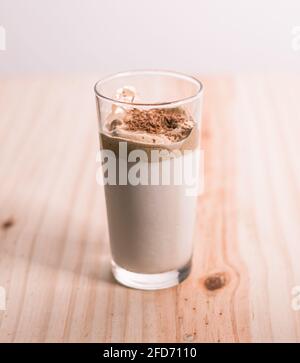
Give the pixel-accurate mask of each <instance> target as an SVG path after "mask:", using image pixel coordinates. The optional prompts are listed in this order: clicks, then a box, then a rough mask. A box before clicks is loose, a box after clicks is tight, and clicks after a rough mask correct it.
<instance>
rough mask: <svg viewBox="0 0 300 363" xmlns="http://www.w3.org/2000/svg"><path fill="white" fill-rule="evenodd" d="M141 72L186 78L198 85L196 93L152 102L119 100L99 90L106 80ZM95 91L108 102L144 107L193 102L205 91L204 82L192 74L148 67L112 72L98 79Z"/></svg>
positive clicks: (97, 95)
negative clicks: (170, 99) (175, 98)
mask: <svg viewBox="0 0 300 363" xmlns="http://www.w3.org/2000/svg"><path fill="white" fill-rule="evenodd" d="M139 74H141V75H142V74H144V75H145V74H149V75H150V74H157V75H158V74H160V75H162V76H164V75H165V76H173V77H176V78H178V79H182V80H186V81H188V82H191V83H194V84H195V85H196V86H197V91H196V92H195V94H193V95H192V96H189V97H184V98H180V99H177V100H174V101H168V102H154V103H153V102H152V103H145V102H128V101H120V100H117V99H115V98H113V97H108V96H105V95H104V94H102V93H100V92H99V90H98V89H97V87H98V86H99V85H101V84H103V83H105V82H108V81H111V80H113V79H116V78H119V77H126V76H130V75H139ZM94 91H95V94H96V97H98V98H100V99H103V100H106V101H108V102H111V103H113V104H115V105H119V106H122V105H127V106H139V107H143V108H147V107H154V106H157V107H162V106H176V105H179V104H182V103H186V102H191V101H194V100H196V99H197V98H199V97H200V96H201V94H202V93H203V84H202V82H200V81H199V80H198V79H197V78H195V77H193V76H190V75H186V74H184V73H180V72H175V71H166V70H155V69H154V70H150V69H146V70H134V71H125V72H118V73H114V74H111V75H109V76H107V77H104V78H102V79H100V80H98V81H97V82H96V84H95V86H94Z"/></svg>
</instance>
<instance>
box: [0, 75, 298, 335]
mask: <svg viewBox="0 0 300 363" xmlns="http://www.w3.org/2000/svg"><path fill="white" fill-rule="evenodd" d="M97 78H98V77H97V75H96V76H91V77H84V78H83V77H82V78H80V77H64V78H59V77H36V78H21V79H20V78H11V79H1V80H0V142H1V153H0V174H1V176H0V181H1V184H0V206H1V208H0V286H2V287H3V288H4V289H5V291H6V298H7V299H6V310H5V311H0V341H5V342H11V341H12V342H20V341H26V342H27V341H29V342H44V341H45V342H54V341H59V342H69V341H71V342H90V341H93V342H141V341H143V342H249V341H252V342H269V341H277V342H287V341H289V342H299V341H300V310H299V311H297V306H298V304H297V300H296V296H293V295H292V288H293V287H294V286H299V285H300V161H299V155H300V108H299V95H300V76H299V75H298V76H296V75H276V76H274V75H273V76H271V75H269V76H259V75H249V76H236V77H228V78H225V77H220V78H207V79H205V78H203V77H200V78H202V79H203V81H204V85H205V107H204V115H203V148H204V150H205V193H204V194H203V195H202V196H201V197H200V198H199V214H198V223H197V231H196V236H195V246H196V247H195V255H194V268H193V272H192V274H191V276H190V278H189V279H188V280H186V281H185V282H184V283H182V284H181V285H180V286H178V287H175V288H172V289H167V290H161V291H157V292H141V291H137V290H132V289H127V288H125V287H122V286H120V285H118V284H117V283H115V282H114V280H113V278H112V276H111V273H110V266H109V259H110V256H109V246H108V234H107V225H106V215H105V204H104V195H103V190H102V188H101V187H100V186H98V185H97V184H96V180H95V174H96V171H97V169H98V167H99V165H98V164H96V151H97V149H98V137H97V122H96V112H95V105H94V95H93V89H92V87H93V83H94V82H95V81H96V80H97ZM3 291H4V290H3V289H2V292H3ZM293 299H294V300H293ZM299 300H300V299H299ZM299 304H300V301H299ZM293 306H294V309H293V308H292V307H293Z"/></svg>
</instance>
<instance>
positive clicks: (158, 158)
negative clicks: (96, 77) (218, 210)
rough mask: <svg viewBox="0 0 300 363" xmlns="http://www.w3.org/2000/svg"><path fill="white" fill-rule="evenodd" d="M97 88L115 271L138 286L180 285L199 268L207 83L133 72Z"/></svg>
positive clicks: (118, 277) (165, 74) (120, 278)
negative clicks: (194, 265) (195, 256)
mask: <svg viewBox="0 0 300 363" xmlns="http://www.w3.org/2000/svg"><path fill="white" fill-rule="evenodd" d="M95 93H96V103H97V111H98V120H99V135H100V148H101V155H102V166H103V182H104V188H105V198H106V208H107V218H108V226H109V237H110V247H111V254H112V272H113V275H114V277H115V278H116V280H117V281H119V282H120V283H122V284H123V285H126V286H129V287H133V288H138V289H147V290H154V289H162V288H167V287H171V286H174V285H176V284H178V283H180V282H181V281H183V280H184V279H185V278H186V277H187V276H188V275H189V273H190V270H191V261H192V251H193V232H194V222H195V216H196V206H197V195H198V186H199V162H200V123H201V103H202V84H201V83H200V82H199V81H198V80H197V79H195V78H193V77H190V76H186V75H183V74H180V73H174V72H167V71H133V72H126V73H118V74H116V75H113V76H110V77H108V78H105V79H103V80H100V81H98V82H97V83H96V85H95Z"/></svg>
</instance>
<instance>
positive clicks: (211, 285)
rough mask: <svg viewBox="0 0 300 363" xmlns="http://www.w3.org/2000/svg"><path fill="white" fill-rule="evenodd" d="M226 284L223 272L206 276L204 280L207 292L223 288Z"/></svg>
mask: <svg viewBox="0 0 300 363" xmlns="http://www.w3.org/2000/svg"><path fill="white" fill-rule="evenodd" d="M226 282H227V280H226V274H225V273H224V272H218V273H215V274H213V275H210V276H208V277H207V278H206V279H205V280H204V286H205V287H206V289H207V290H209V291H214V290H218V289H221V288H222V287H224V286H225V285H226Z"/></svg>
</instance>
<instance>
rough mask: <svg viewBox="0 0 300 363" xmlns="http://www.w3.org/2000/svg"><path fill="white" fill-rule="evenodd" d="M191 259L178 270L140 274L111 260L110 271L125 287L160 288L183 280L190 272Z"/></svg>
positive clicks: (174, 284)
mask: <svg viewBox="0 0 300 363" xmlns="http://www.w3.org/2000/svg"><path fill="white" fill-rule="evenodd" d="M191 267H192V263H191V260H190V261H189V262H188V263H187V264H186V265H185V266H184V267H182V268H180V269H179V270H172V271H167V272H162V273H159V274H142V273H136V272H131V271H127V270H125V269H124V268H122V267H120V266H118V265H117V264H116V263H115V262H114V261H112V273H113V275H114V277H115V279H116V280H117V281H118V282H119V283H121V284H122V285H125V286H127V287H132V288H134V289H140V290H160V289H166V288H168V287H172V286H176V285H178V284H179V283H180V282H182V281H183V280H185V279H186V278H187V277H188V276H189V274H190V272H191Z"/></svg>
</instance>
